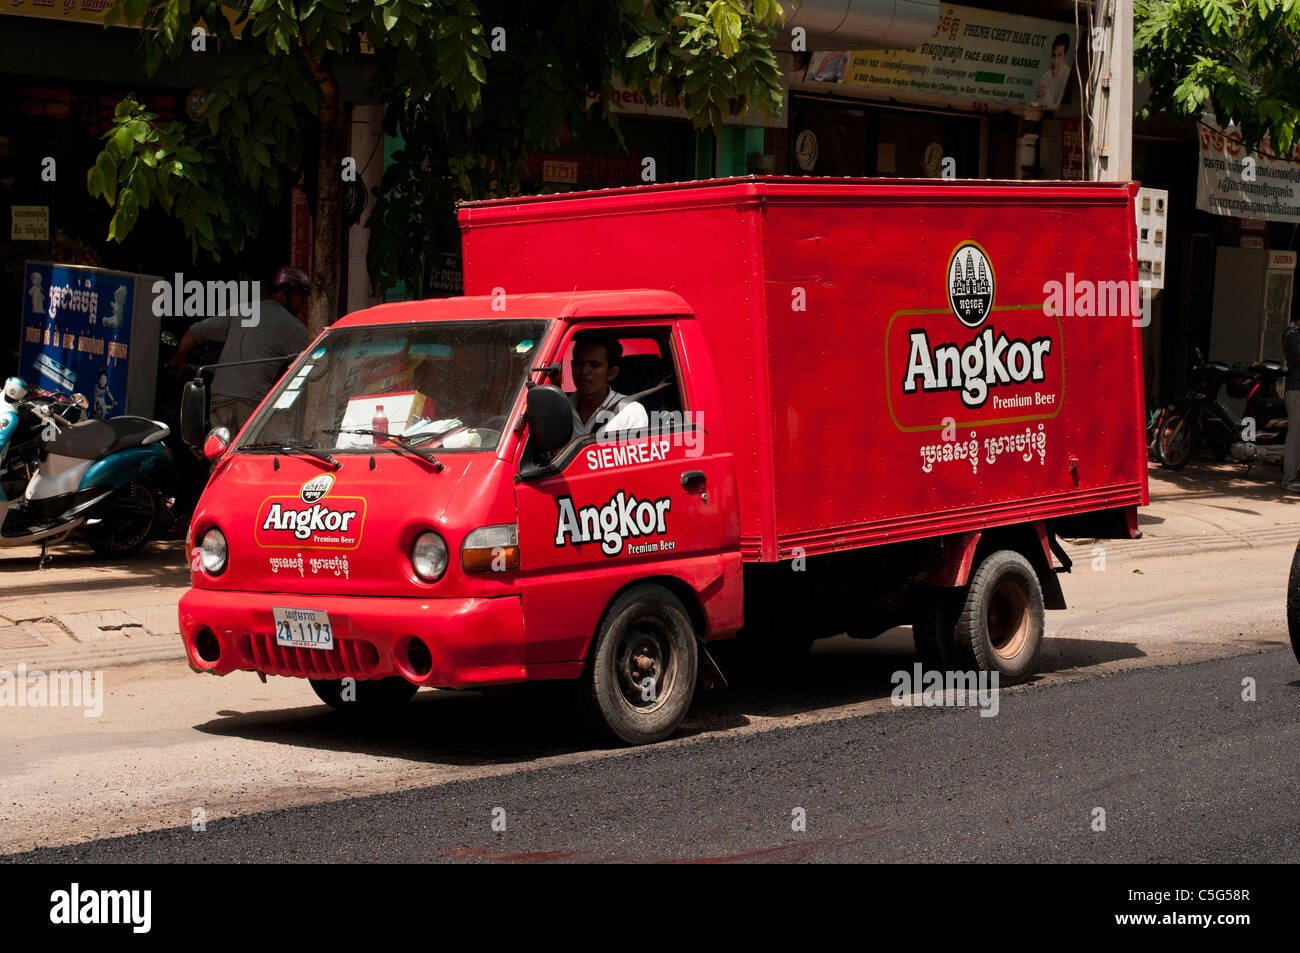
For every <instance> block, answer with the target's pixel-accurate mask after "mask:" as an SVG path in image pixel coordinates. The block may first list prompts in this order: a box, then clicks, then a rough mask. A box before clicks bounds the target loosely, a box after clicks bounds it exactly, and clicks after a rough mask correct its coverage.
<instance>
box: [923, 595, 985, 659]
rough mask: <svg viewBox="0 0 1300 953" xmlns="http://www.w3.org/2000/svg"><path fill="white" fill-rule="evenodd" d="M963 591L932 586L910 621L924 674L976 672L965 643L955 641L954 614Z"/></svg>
mask: <svg viewBox="0 0 1300 953" xmlns="http://www.w3.org/2000/svg"><path fill="white" fill-rule="evenodd" d="M965 594H966V590H965V589H964V588H963V589H949V588H947V587H939V586H932V587H929V588H928V590H927V591H926V592H925V593H924V594H923V595H922V597H921V600H922V605H921V607H920V608H919V609H918V610H917V614H916V616H915V617H914V618H913V620H912V642H913V644H914V645H915V646H916V654H917V657H919V658H920V660H921V665H922V667H923V668H924V669H926V670H927V671H939V672H965V671H970V670H971V669H973V668H975V656H974V655H973V654H972V653H971V651H970V646H969V644H967V643H959V642H958V641H957V638H956V630H957V614H958V611H959V610H960V608H961V605H962V602H963V600H964V597H965Z"/></svg>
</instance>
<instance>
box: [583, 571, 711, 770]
mask: <svg viewBox="0 0 1300 953" xmlns="http://www.w3.org/2000/svg"><path fill="white" fill-rule="evenodd" d="M698 671H699V646H698V645H697V644H696V641H695V629H694V626H692V625H691V619H690V616H689V615H687V613H686V609H685V607H683V606H682V603H681V601H680V600H679V599H678V598H677V597H676V596H674V595H673V594H672V593H671V592H669V591H668V590H666V589H664V588H662V587H660V586H655V585H641V586H634V587H633V588H631V589H629V590H628V591H627V592H625V593H623V594H622V595H621V596H619V597H618V598H617V599H615V600H614V602H613V603H612V604H611V605H610V607H609V608H608V609H607V610H606V611H605V616H604V618H603V619H601V623H600V628H599V629H598V630H597V632H596V637H595V639H594V640H593V641H592V646H591V649H590V650H589V651H588V653H587V664H586V666H585V667H584V669H583V673H582V678H581V681H580V684H579V686H578V698H579V701H580V703H581V705H582V709H583V712H584V714H585V715H586V716H587V718H588V720H589V721H590V722H591V723H592V725H594V726H595V728H596V730H597V731H598V732H600V733H601V734H602V735H603V736H604V737H606V738H608V739H610V740H614V741H621V742H624V743H625V744H630V745H643V744H651V743H653V742H656V741H662V740H663V739H664V738H667V737H668V736H669V735H671V734H672V733H673V732H674V731H676V730H677V728H678V726H679V725H680V724H681V723H682V719H683V718H685V717H686V712H687V710H688V709H689V708H690V707H691V700H692V699H693V698H694V696H695V680H696V674H697V672H698ZM647 680H648V681H647Z"/></svg>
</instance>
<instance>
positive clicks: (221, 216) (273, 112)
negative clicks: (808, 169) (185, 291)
mask: <svg viewBox="0 0 1300 953" xmlns="http://www.w3.org/2000/svg"><path fill="white" fill-rule="evenodd" d="M232 11H233V8H232V7H231V6H228V5H223V4H222V3H219V2H217V0H161V2H155V0H117V2H116V3H115V4H114V6H113V7H112V8H111V9H110V10H109V11H108V13H107V14H106V21H107V22H108V23H113V22H125V23H127V24H130V25H137V26H140V27H142V30H141V41H140V42H141V54H142V57H143V60H144V70H145V72H146V74H148V75H153V74H155V73H156V72H157V70H158V69H159V68H160V66H161V65H162V63H163V62H164V61H165V60H176V59H179V58H181V57H184V56H194V55H205V56H217V57H219V63H220V66H219V76H218V79H217V80H216V81H215V82H213V83H212V84H211V88H210V91H209V96H208V100H207V107H206V112H205V114H204V121H203V122H202V123H198V124H196V123H189V122H185V121H179V120H178V121H173V122H167V123H163V122H160V121H159V119H158V117H157V116H156V115H154V114H153V113H150V112H149V111H147V110H146V109H145V108H144V107H143V106H142V105H141V104H139V103H138V102H136V101H135V100H134V99H133V98H131V97H128V98H127V99H125V100H124V101H123V102H122V103H120V104H119V106H118V107H117V110H116V115H115V118H114V121H113V125H112V127H111V128H110V129H109V131H108V132H107V133H106V135H105V137H104V140H105V141H104V147H103V150H102V152H101V153H100V154H99V156H98V157H97V159H96V161H95V165H94V166H93V167H92V168H91V169H90V170H89V171H88V172H87V187H88V189H89V191H90V192H91V194H92V195H96V196H102V197H103V198H104V200H105V201H106V202H108V203H109V204H110V205H111V206H112V207H113V209H114V214H113V216H112V220H111V223H110V226H109V235H108V237H109V238H110V239H113V240H118V241H120V240H122V239H123V238H125V237H126V235H127V234H129V233H130V231H131V229H132V227H133V226H134V224H135V222H136V219H137V218H138V216H139V215H140V214H141V212H142V210H149V209H153V208H155V207H156V208H157V209H160V210H161V211H162V212H164V213H166V214H170V215H172V216H174V217H176V218H177V219H178V220H179V221H180V222H181V224H182V226H183V227H184V230H185V234H186V235H187V237H188V238H189V239H190V242H191V246H192V248H191V250H192V253H193V254H194V255H196V256H197V255H198V254H199V253H200V252H201V251H203V252H207V253H210V254H212V255H213V256H214V257H220V256H221V255H222V254H225V253H227V252H232V253H238V252H240V251H241V250H242V249H243V248H244V247H245V243H246V241H247V240H248V238H249V237H250V235H252V234H254V233H255V230H256V229H257V227H258V224H259V223H258V217H257V209H258V208H260V207H263V206H264V205H265V203H266V202H267V201H268V200H269V201H270V202H271V203H276V202H278V201H280V200H281V199H282V198H283V197H284V195H285V194H286V193H287V191H288V188H289V186H290V185H291V184H292V183H293V182H294V181H296V180H297V179H298V177H299V176H303V177H305V178H306V179H307V181H308V184H309V185H310V184H313V183H314V184H315V186H317V187H316V188H313V189H310V190H309V191H311V192H312V193H314V194H315V197H316V207H315V208H314V210H313V211H314V212H315V214H316V219H317V228H316V233H315V250H316V256H315V262H314V267H313V271H314V272H315V274H314V275H313V279H314V281H313V285H314V291H313V302H312V326H313V329H316V328H318V327H323V326H324V324H325V323H328V321H329V320H332V316H333V315H332V312H333V310H334V307H335V305H336V304H337V288H338V275H339V274H340V273H341V272H342V271H343V270H344V268H343V263H342V260H341V258H342V247H341V240H340V241H338V242H335V241H333V238H334V237H337V236H332V234H331V231H330V229H331V227H332V228H333V230H334V231H335V232H339V231H341V229H340V228H339V227H338V224H337V223H338V221H339V214H340V211H339V209H340V204H341V203H340V200H339V193H340V189H339V188H338V178H339V175H340V160H341V159H342V157H343V151H344V147H345V143H344V141H343V140H344V124H343V119H342V116H343V101H342V95H341V92H340V89H339V83H338V78H337V75H336V68H337V66H338V64H339V62H340V60H341V58H344V57H349V56H353V57H355V56H356V55H357V54H359V53H363V54H364V55H363V56H362V57H361V58H362V59H363V60H364V62H365V64H366V66H367V68H368V70H369V73H370V74H371V80H372V87H373V89H372V95H373V100H374V101H375V102H378V103H380V104H382V105H383V106H384V107H385V116H386V120H385V121H386V123H387V125H388V128H389V131H391V132H394V133H396V134H398V135H401V136H402V137H403V139H404V140H405V142H406V147H405V149H404V150H402V151H401V152H399V153H398V155H397V156H396V161H395V162H394V165H393V167H392V168H391V169H389V170H388V173H387V174H386V175H385V179H384V185H383V189H382V190H381V196H380V201H379V202H378V203H377V206H376V209H375V213H374V214H373V215H372V216H371V219H370V221H369V223H368V224H370V225H371V226H372V228H374V229H375V234H374V235H372V252H371V255H370V268H371V273H372V278H374V279H379V278H380V277H381V275H383V276H386V277H388V278H390V279H392V278H406V279H413V278H415V277H416V276H417V274H418V269H419V267H420V263H419V261H418V254H412V251H413V250H414V249H417V248H432V247H437V246H438V245H441V247H443V248H448V247H449V245H448V243H447V239H448V237H449V230H450V234H454V201H455V200H457V199H469V198H479V197H485V196H489V195H492V194H498V193H501V192H509V191H511V190H517V189H518V188H519V171H520V169H521V167H522V163H523V162H524V161H525V160H526V157H527V155H528V154H529V153H530V152H536V151H539V150H545V149H550V148H553V147H554V146H555V145H556V144H557V142H558V141H559V138H560V137H561V135H564V134H566V133H567V132H576V131H580V130H581V129H582V128H584V126H585V125H586V124H588V123H590V122H595V121H599V122H603V123H606V124H607V125H610V126H611V127H613V128H615V129H616V127H617V120H616V117H615V116H614V115H613V113H612V112H610V110H609V108H608V106H607V105H606V104H607V102H608V99H607V98H606V99H605V100H604V101H602V104H601V105H599V106H596V107H591V106H590V105H589V103H588V93H589V92H590V91H603V92H606V93H608V92H609V91H610V83H611V80H612V79H613V78H615V77H617V78H619V79H621V80H622V82H623V83H624V84H625V85H626V86H627V87H628V88H630V89H632V90H635V91H637V92H640V93H641V94H642V95H644V96H647V97H651V96H654V95H657V94H668V95H680V96H682V97H684V101H685V105H686V107H687V110H688V112H689V113H690V116H691V118H692V120H693V122H694V123H695V125H696V126H697V127H700V128H704V127H712V128H714V129H717V128H718V127H719V126H720V125H721V123H722V121H723V119H724V117H725V116H727V115H729V114H739V113H742V112H743V111H745V110H747V109H749V108H751V107H753V106H757V107H758V108H761V109H765V110H768V111H772V110H774V109H777V108H779V107H780V104H781V100H782V95H783V94H782V89H781V77H780V71H779V69H778V68H777V65H776V61H775V58H774V57H773V54H772V51H771V47H770V43H771V38H772V37H773V36H774V32H775V29H776V27H777V25H778V24H779V22H780V18H781V16H782V11H781V8H780V6H779V5H778V4H777V3H776V2H775V0H752V2H741V0H708V2H691V0H648V2H647V0H555V2H551V3H533V4H519V3H517V2H507V0H482V2H481V3H475V2H473V0H375V2H352V0H253V2H252V3H251V4H250V5H249V6H248V8H247V10H246V11H244V12H242V13H238V12H232ZM236 17H237V18H236ZM196 31H200V32H202V33H204V34H205V35H204V36H203V37H202V39H201V41H200V39H199V38H196ZM497 39H499V40H500V43H499V44H498V43H496V42H495V41H496V40H497ZM200 42H202V43H203V44H204V45H205V46H206V52H203V53H199V52H197V51H196V47H197V46H198V45H199V43H200ZM494 46H495V47H498V48H495V49H494V48H493V47H494ZM322 223H324V224H322ZM336 246H337V247H336ZM331 288H332V289H333V292H334V294H333V298H332V299H331V297H330V289H331Z"/></svg>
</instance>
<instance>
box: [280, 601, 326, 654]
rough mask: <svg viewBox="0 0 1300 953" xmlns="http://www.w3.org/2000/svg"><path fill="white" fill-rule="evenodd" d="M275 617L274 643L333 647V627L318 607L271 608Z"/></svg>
mask: <svg viewBox="0 0 1300 953" xmlns="http://www.w3.org/2000/svg"><path fill="white" fill-rule="evenodd" d="M271 614H272V615H273V616H274V617H275V644H276V645H287V646H291V647H293V648H300V649H327V650H328V649H332V648H334V627H333V626H332V625H330V617H329V614H328V613H325V612H322V611H321V610H320V609H285V608H282V607H280V606H275V607H273V608H272V609H271Z"/></svg>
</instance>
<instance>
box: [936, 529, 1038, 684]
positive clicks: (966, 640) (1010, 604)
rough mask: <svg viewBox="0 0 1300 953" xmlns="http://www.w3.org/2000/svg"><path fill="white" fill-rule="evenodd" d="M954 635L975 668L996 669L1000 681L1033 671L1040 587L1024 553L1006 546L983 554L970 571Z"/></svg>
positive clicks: (1018, 678)
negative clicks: (984, 555)
mask: <svg viewBox="0 0 1300 953" xmlns="http://www.w3.org/2000/svg"><path fill="white" fill-rule="evenodd" d="M956 641H957V644H958V645H960V646H962V647H963V650H967V649H968V650H969V652H970V654H971V656H972V658H973V659H974V662H975V667H976V668H977V669H979V670H980V671H984V672H997V673H998V678H999V681H1000V682H1002V683H1005V684H1009V685H1014V684H1016V683H1017V682H1023V681H1025V679H1027V678H1029V676H1030V675H1032V674H1033V672H1034V662H1035V661H1036V660H1037V658H1038V650H1039V649H1040V648H1041V647H1042V644H1043V590H1042V586H1040V585H1039V582H1038V574H1037V573H1036V572H1034V567H1033V566H1031V565H1030V564H1029V560H1028V559H1026V558H1025V557H1024V556H1022V555H1020V554H1019V553H1017V552H1014V551H1013V550H1009V549H1000V550H998V551H997V552H994V553H990V554H989V555H988V556H987V557H985V559H984V561H983V562H982V563H980V565H979V568H977V569H976V570H975V572H974V574H973V575H972V576H971V580H970V586H969V587H968V588H967V591H966V602H965V604H964V605H963V606H962V610H961V614H960V615H959V616H958V617H957V631H956Z"/></svg>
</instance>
